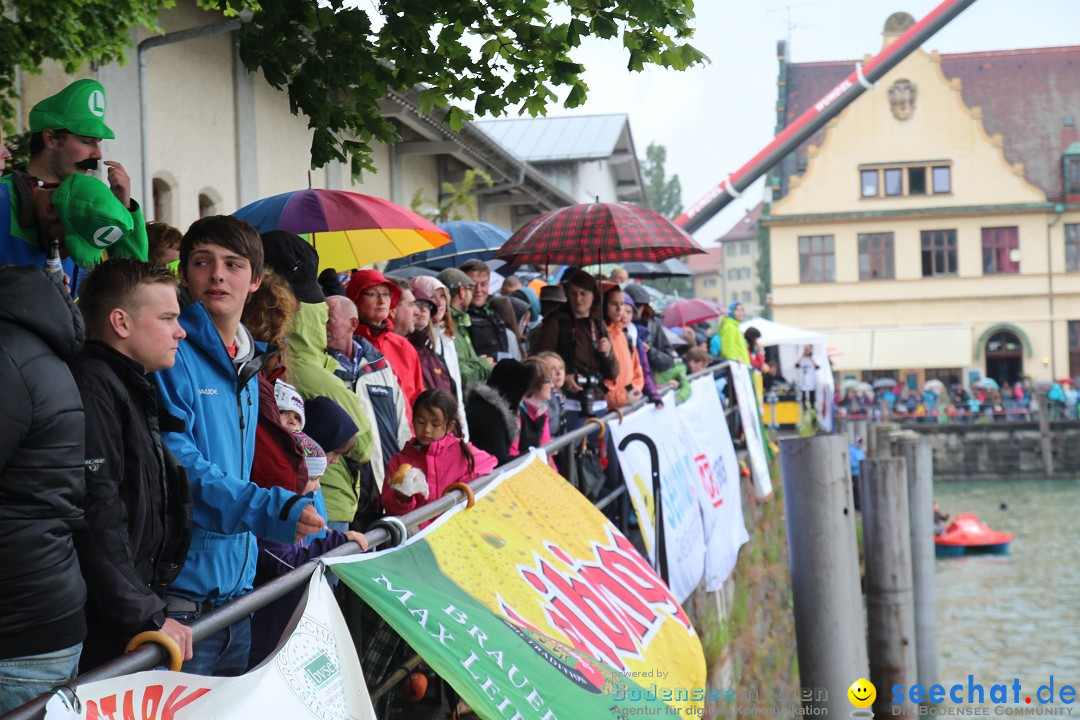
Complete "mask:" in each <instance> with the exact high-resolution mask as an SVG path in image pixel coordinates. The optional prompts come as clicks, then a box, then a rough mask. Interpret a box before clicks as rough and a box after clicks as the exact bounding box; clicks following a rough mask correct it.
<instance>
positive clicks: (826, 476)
mask: <svg viewBox="0 0 1080 720" xmlns="http://www.w3.org/2000/svg"><path fill="white" fill-rule="evenodd" d="M780 467H781V471H782V474H783V486H784V510H785V515H786V516H787V517H786V520H787V533H788V555H789V561H790V564H791V588H792V595H793V597H794V614H795V636H796V639H797V643H798V652H799V675H800V684H801V685H802V687H804V688H824V689H825V690H826V691H827V694H828V697H827V699H825V700H819V701H813V702H807V703H804V706H805V707H814V708H825V710H824V711H823V714H826V713H827V714H828V715H830V716H846V715H847V714H848V713H850V712H851V703H850V702H849V700H848V698H847V689H848V687H849V686H850V685H851V683H852V682H854V681H855V680H856V679H858V678H860V677H866V676H867V672H868V671H867V667H868V665H867V655H866V635H865V633H864V629H863V611H862V599H861V597H860V583H859V556H858V548H857V544H856V540H855V505H854V498H853V497H852V493H851V466H850V461H849V459H848V444H847V439H846V438H845V437H843V436H837V435H815V436H813V437H805V438H788V439H784V440H781V441H780Z"/></svg>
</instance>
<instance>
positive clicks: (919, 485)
mask: <svg viewBox="0 0 1080 720" xmlns="http://www.w3.org/2000/svg"><path fill="white" fill-rule="evenodd" d="M898 448H899V454H900V456H901V457H903V458H904V462H905V464H906V466H907V488H908V522H909V524H910V538H911V587H912V593H913V601H914V603H913V604H914V612H915V659H916V667H917V674H918V678H919V684H920V685H922V686H923V687H924V688H928V687H930V686H932V685H934V684H936V683H937V675H938V655H937V606H936V597H937V590H936V587H935V581H934V453H933V448H931V446H930V442H929V441H928V440H926V439H924V438H920V437H919V436H918V435H917V434H915V433H905V434H904V435H903V436H902V437H901V438H900V440H899V443H898Z"/></svg>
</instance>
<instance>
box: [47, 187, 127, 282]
mask: <svg viewBox="0 0 1080 720" xmlns="http://www.w3.org/2000/svg"><path fill="white" fill-rule="evenodd" d="M52 202H53V207H54V208H56V214H57V215H59V216H60V222H62V223H63V224H64V246H65V247H66V248H67V251H68V255H70V256H71V259H72V260H74V261H75V264H76V265H78V266H79V267H83V268H92V267H94V266H95V265H97V264H98V263H99V262H101V254H102V252H108V253H109V257H126V258H134V259H136V260H142V261H143V262H146V253H147V247H146V238H145V236H144V235H141V234H140V233H138V232H136V229H135V221H134V219H133V217H132V214H131V211H130V210H128V209H127V208H126V207H124V205H123V203H121V202H120V201H119V200H117V199H116V196H115V195H113V192H112V190H110V189H109V186H108V185H106V184H105V183H103V182H102V181H100V180H98V179H97V178H95V177H90V176H89V175H83V174H82V173H72V174H71V175H69V176H68V177H67V178H65V179H64V181H63V182H62V183H60V186H59V187H57V188H56V191H55V192H53V196H52Z"/></svg>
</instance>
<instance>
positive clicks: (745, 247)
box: [739, 242, 750, 255]
mask: <svg viewBox="0 0 1080 720" xmlns="http://www.w3.org/2000/svg"><path fill="white" fill-rule="evenodd" d="M739 254H740V255H749V254H750V243H748V242H744V243H741V247H740V248H739Z"/></svg>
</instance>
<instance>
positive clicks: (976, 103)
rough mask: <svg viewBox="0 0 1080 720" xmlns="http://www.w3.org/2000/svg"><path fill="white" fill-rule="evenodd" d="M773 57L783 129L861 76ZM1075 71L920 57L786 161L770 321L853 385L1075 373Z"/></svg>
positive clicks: (1079, 208) (770, 218)
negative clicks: (824, 343) (814, 349)
mask: <svg viewBox="0 0 1080 720" xmlns="http://www.w3.org/2000/svg"><path fill="white" fill-rule="evenodd" d="M910 22H911V18H910V16H908V15H906V14H904V13H897V14H896V15H894V16H892V17H890V18H889V21H888V22H887V24H886V32H885V42H886V43H888V42H890V41H891V40H892V39H894V38H895V37H896V36H898V35H899V34H900V33H902V32H903V30H904V29H906V27H907V26H908V23H910ZM780 59H781V74H780V86H781V94H780V104H779V107H778V113H779V115H780V124H781V125H783V124H786V123H787V122H790V121H791V120H793V119H794V118H795V117H798V115H799V114H800V113H801V112H802V111H803V110H804V109H805V108H806V107H807V106H809V105H810V104H812V103H814V102H816V100H817V99H818V98H820V97H821V96H822V95H824V94H825V93H826V92H828V90H829V89H830V88H832V87H833V86H834V85H835V84H836V83H837V82H839V81H840V80H841V79H842V78H843V77H846V76H847V74H848V73H850V72H851V70H852V68H853V66H854V61H850V62H847V61H845V62H837V63H805V64H796V65H787V64H786V62H785V58H784V57H783V52H781V58H780ZM1078 61H1080V47H1067V48H1046V49H1033V50H1013V51H995V52H985V53H966V54H961V55H939V54H938V53H937V52H925V51H923V50H921V49H920V50H916V51H915V52H913V53H912V54H911V55H910V56H909V57H908V58H906V59H905V60H904V61H903V62H901V63H900V64H899V65H898V66H897V67H896V68H894V69H893V70H892V71H890V73H889V74H888V75H886V76H885V77H884V78H882V79H881V80H880V81H879V82H878V83H877V84H876V86H875V87H874V88H873V89H872V90H869V91H868V92H867V93H866V94H865V95H864V96H863V97H861V98H860V99H859V100H857V101H856V102H855V103H853V104H852V105H851V106H849V107H848V108H846V109H845V110H844V111H843V112H842V113H840V114H839V115H838V116H837V117H836V118H834V119H833V120H832V121H831V122H830V123H829V124H828V125H827V126H826V127H825V128H824V129H823V130H822V131H820V132H819V133H818V134H817V135H816V136H815V137H814V138H812V139H811V140H810V141H808V142H807V143H806V144H804V145H803V146H802V147H801V148H800V149H799V150H798V151H797V152H796V153H793V154H792V156H790V157H788V158H787V159H785V161H784V164H783V166H782V167H781V169H780V173H779V175H780V179H779V181H777V180H774V183H773V185H774V190H776V191H778V192H777V194H779V195H780V196H781V197H780V198H779V199H778V200H776V201H775V202H773V203H772V205H771V207H770V208H769V209H768V212H767V214H766V215H765V216H764V217H763V222H764V223H765V224H766V225H767V226H768V228H769V234H770V242H771V269H772V294H773V309H774V317H775V319H776V320H777V321H779V322H783V323H788V324H791V325H796V326H800V327H806V328H813V329H817V330H822V331H824V332H825V333H826V334H827V336H828V338H829V344H830V346H832V347H833V348H835V350H836V351H838V353H839V354H835V353H834V357H833V362H834V368H835V369H836V370H837V371H838V373H839V374H840V375H841V376H842V377H860V376H861V377H862V379H873V378H875V377H880V376H883V375H891V376H894V377H897V376H898V379H900V380H901V381H902V382H905V383H906V384H907V385H908V386H909V387H912V388H913V389H914V388H915V387H921V384H922V383H923V382H924V381H925V380H927V379H930V378H932V377H936V378H938V379H941V380H942V381H944V382H945V383H946V384H949V383H951V382H962V383H964V384H965V385H968V384H970V382H971V381H972V380H973V379H974V378H977V377H986V376H989V377H992V378H994V379H996V380H998V381H999V382H1000V383H1006V382H1009V383H1012V382H1016V381H1017V380H1018V379H1020V378H1021V377H1025V376H1026V377H1030V378H1032V379H1036V380H1039V379H1050V378H1052V377H1060V376H1066V375H1068V376H1076V375H1080V143H1077V140H1080V136H1078V135H1077V130H1076V122H1077V120H1078V118H1080V83H1077V82H1076V79H1075V78H1076V76H1075V69H1074V67H1073V63H1076V62H1078Z"/></svg>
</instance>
